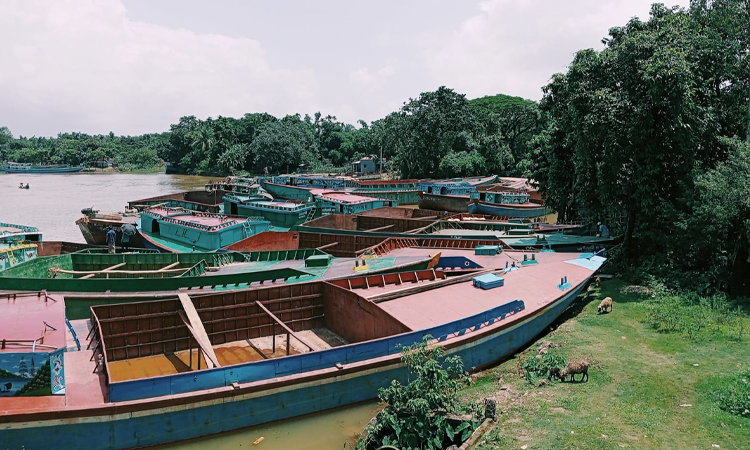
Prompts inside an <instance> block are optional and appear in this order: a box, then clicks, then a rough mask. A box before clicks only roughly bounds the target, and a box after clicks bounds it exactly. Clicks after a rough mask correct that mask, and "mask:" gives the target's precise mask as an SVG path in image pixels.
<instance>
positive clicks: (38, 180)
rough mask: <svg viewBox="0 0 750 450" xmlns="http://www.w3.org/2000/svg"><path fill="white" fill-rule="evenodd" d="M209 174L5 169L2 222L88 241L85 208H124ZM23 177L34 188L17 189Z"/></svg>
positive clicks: (0, 184) (199, 184) (192, 185)
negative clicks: (84, 228)
mask: <svg viewBox="0 0 750 450" xmlns="http://www.w3.org/2000/svg"><path fill="white" fill-rule="evenodd" d="M208 180H210V178H208V177H198V176H190V175H167V174H165V173H154V174H128V173H122V174H102V173H96V174H83V173H76V174H6V173H1V172H0V222H5V223H12V224H17V225H28V226H32V227H36V228H39V230H41V231H42V233H44V234H43V239H44V240H45V241H70V242H85V240H84V239H83V235H81V232H80V231H79V230H78V226H77V225H76V224H75V221H76V220H78V219H79V218H80V217H81V209H83V208H91V207H93V208H94V209H98V210H99V211H100V212H102V213H111V212H117V211H122V210H123V209H125V205H126V204H127V202H128V201H132V200H139V199H142V198H148V197H155V196H157V195H163V194H170V193H172V192H179V191H186V190H194V189H203V185H204V184H206V181H208ZM20 183H23V184H27V183H28V184H29V189H18V185H19V184H20Z"/></svg>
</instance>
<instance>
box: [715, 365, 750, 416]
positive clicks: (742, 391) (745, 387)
mask: <svg viewBox="0 0 750 450" xmlns="http://www.w3.org/2000/svg"><path fill="white" fill-rule="evenodd" d="M708 385H709V386H710V388H709V391H710V395H711V397H712V398H713V400H714V402H716V404H717V405H718V406H719V408H721V409H723V410H724V411H726V412H728V413H730V414H734V415H737V416H742V417H747V418H750V369H747V370H745V371H743V372H740V373H739V374H737V375H730V376H726V375H725V376H717V377H713V378H711V379H709V381H708Z"/></svg>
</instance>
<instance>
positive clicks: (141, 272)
mask: <svg viewBox="0 0 750 450" xmlns="http://www.w3.org/2000/svg"><path fill="white" fill-rule="evenodd" d="M123 264H125V263H123ZM55 269H56V270H55V272H57V273H67V274H71V275H83V274H86V275H98V274H100V273H105V274H111V275H123V274H127V275H146V274H152V273H178V272H185V271H187V270H188V269H185V268H182V269H158V270H107V271H104V270H66V269H58V268H55Z"/></svg>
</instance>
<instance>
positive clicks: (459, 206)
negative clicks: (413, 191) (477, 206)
mask: <svg viewBox="0 0 750 450" xmlns="http://www.w3.org/2000/svg"><path fill="white" fill-rule="evenodd" d="M469 200H470V199H469V196H468V195H443V194H430V193H427V192H420V193H419V209H433V210H437V211H450V212H454V213H466V212H469Z"/></svg>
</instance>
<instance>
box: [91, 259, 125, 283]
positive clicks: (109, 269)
mask: <svg viewBox="0 0 750 450" xmlns="http://www.w3.org/2000/svg"><path fill="white" fill-rule="evenodd" d="M126 264H127V263H124V262H122V263H120V264H115V265H114V266H110V267H107V268H106V269H102V272H110V271H112V270H115V269H117V268H118V267H122V266H124V265H126ZM93 276H96V274H95V273H90V274H88V275H84V276H82V277H81V278H80V279H81V280H83V279H85V278H91V277H93Z"/></svg>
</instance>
